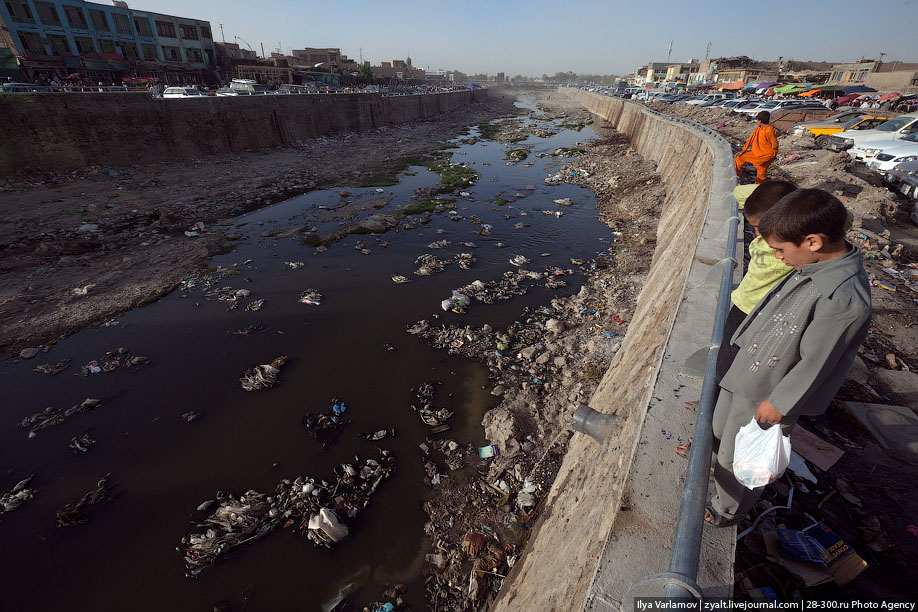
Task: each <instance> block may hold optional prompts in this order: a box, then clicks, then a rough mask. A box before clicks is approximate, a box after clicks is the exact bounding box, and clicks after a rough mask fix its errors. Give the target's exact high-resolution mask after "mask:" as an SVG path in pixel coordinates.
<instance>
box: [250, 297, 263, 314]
mask: <svg viewBox="0 0 918 612" xmlns="http://www.w3.org/2000/svg"><path fill="white" fill-rule="evenodd" d="M264 305H265V299H264V298H261V299H258V300H255V301H253V302H249V303H248V304H246V305H245V309H246V310H247V311H248V312H257V311H259V310H261V307H262V306H264Z"/></svg>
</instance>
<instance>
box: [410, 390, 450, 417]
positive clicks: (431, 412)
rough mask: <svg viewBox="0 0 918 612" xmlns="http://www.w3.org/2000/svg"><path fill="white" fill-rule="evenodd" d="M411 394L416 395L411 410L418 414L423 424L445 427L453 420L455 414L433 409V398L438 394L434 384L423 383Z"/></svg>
mask: <svg viewBox="0 0 918 612" xmlns="http://www.w3.org/2000/svg"><path fill="white" fill-rule="evenodd" d="M411 392H412V393H413V394H414V396H415V402H416V403H413V404H411V409H412V410H414V411H415V412H417V413H418V416H419V417H420V418H421V422H422V423H424V424H425V425H427V426H428V427H437V426H440V425H443V424H445V423H446V422H447V421H449V420H450V419H451V418H453V413H452V412H450V411H449V410H447V409H446V408H440V409H439V410H437V409H435V408H434V407H433V398H434V394H435V392H436V390H435V388H434V385H433V383H429V382H425V383H422V384H421V385H420V386H418V388H417V389H412V390H411Z"/></svg>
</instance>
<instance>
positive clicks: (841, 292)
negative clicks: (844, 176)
mask: <svg viewBox="0 0 918 612" xmlns="http://www.w3.org/2000/svg"><path fill="white" fill-rule="evenodd" d="M845 218H846V211H845V207H844V205H843V204H842V203H841V202H839V201H838V199H837V198H835V197H834V196H832V195H831V194H829V193H827V192H825V191H822V190H819V189H798V190H797V191H794V192H792V193H790V194H788V195H787V196H785V197H784V198H782V199H781V200H780V201H779V202H778V203H777V204H775V206H774V207H772V208H771V209H770V210H769V211H767V212H766V213H765V214H763V215H762V217H761V220H760V221H759V226H758V227H759V233H760V234H761V235H762V237H763V238H764V239H765V242H767V243H768V246H770V247H771V248H772V249H773V250H774V253H775V257H777V258H778V259H780V260H781V261H783V262H784V263H786V264H787V265H789V266H791V267H793V268H794V269H795V272H792V273H790V274H789V275H788V276H787V277H786V278H785V279H784V280H783V281H782V282H781V283H780V284H778V285H776V286H775V287H774V289H772V290H771V292H769V293H768V295H766V296H765V297H764V298H763V299H762V301H761V302H759V304H758V305H757V306H756V307H755V308H754V309H753V310H752V312H750V313H749V316H748V317H746V319H745V320H744V321H743V323H742V324H741V325H740V327H739V329H738V330H737V331H736V333H735V334H734V335H733V338H732V339H731V344H734V345H736V346H737V347H738V349H739V350H738V353H737V356H736V358H735V360H734V361H733V363H732V365H731V366H730V369H729V370H727V373H726V374H725V375H724V378H723V380H722V381H721V383H720V387H721V389H720V395H719V397H718V399H717V405H716V406H715V408H714V424H713V425H714V436H715V437H717V438H718V439H720V441H721V442H720V448H719V450H718V452H717V463H716V465H715V467H714V481H715V484H716V488H717V492H716V494H715V495H714V497H713V498H712V499H711V503H710V504H709V505H708V506H707V511H706V512H705V522H706V524H710V525H713V526H715V527H727V526H729V525H733V524H735V523H737V522H739V521H740V520H742V519H744V518H745V517H746V513H748V512H749V510H750V509H752V507H753V506H754V505H755V503H756V502H757V501H758V499H759V496H760V495H761V493H762V488H757V489H747V488H746V487H744V486H743V485H742V484H740V483H739V481H738V480H737V479H736V477H735V476H734V475H733V450H734V442H735V438H736V434H737V432H738V431H739V430H740V428H741V427H743V426H744V425H746V424H748V423H749V422H750V421H751V420H752V419H753V418H755V420H756V421H758V422H759V424H760V426H762V427H763V428H765V429H767V428H768V427H771V426H774V425H778V426H780V427H781V428H782V430H783V433H784V434H785V435H787V434H789V433H790V430H791V429H792V428H793V427H794V425H795V424H796V422H797V419H798V418H799V417H800V416H801V415H819V414H822V413H823V412H825V410H826V408H827V407H828V405H829V402H830V401H831V400H832V398H833V397H834V396H835V393H836V392H837V391H838V389H839V387H841V384H842V382H843V381H844V379H845V377H846V376H847V375H848V372H849V371H850V369H851V364H852V363H853V362H854V358H855V356H856V355H857V349H858V347H859V346H860V345H861V343H862V342H863V341H864V339H865V338H866V337H867V327H868V325H869V324H870V314H871V309H870V286H869V284H868V281H867V273H866V272H865V270H864V261H863V258H862V257H861V251H860V249H858V248H857V247H855V246H852V245H851V244H849V243H848V242H846V241H845V230H844V227H845Z"/></svg>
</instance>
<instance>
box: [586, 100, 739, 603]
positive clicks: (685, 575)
mask: <svg viewBox="0 0 918 612" xmlns="http://www.w3.org/2000/svg"><path fill="white" fill-rule="evenodd" d="M622 101H623V102H626V103H631V104H638V103H637V102H633V101H631V100H626V99H623V100H622ZM641 106H642V107H643V111H644V112H646V113H649V114H651V115H655V116H657V117H660V118H663V119H666V120H667V121H673V122H675V123H681V124H684V125H687V126H691V127H692V128H694V129H695V130H698V131H700V132H703V133H705V134H706V135H708V136H712V137H714V138H716V139H718V140H720V141H722V142H723V143H724V144H726V145H727V146H729V144H730V143H729V142H727V140H726V139H725V138H724V137H723V136H721V135H720V134H719V133H718V132H717V131H715V130H713V129H711V128H709V127H707V126H705V125H702V124H700V123H698V122H696V121H692V120H691V119H685V118H683V117H673V116H671V115H666V114H664V113H661V112H659V111H656V110H653V109H650V108H647V107H646V106H644V105H643V104H642V105H641ZM739 221H740V218H739V216H738V214H737V203H736V200H735V199H733V205H732V210H731V213H730V218H729V219H728V221H727V222H728V224H729V228H728V231H727V246H726V248H725V252H724V259H722V260H721V263H723V264H724V265H723V270H722V273H721V277H720V289H719V292H718V295H717V309H716V310H715V313H714V328H713V329H712V331H711V343H710V345H708V346H707V347H706V348H702V349H701V351H700V352H702V353H704V352H705V351H706V352H707V359H706V362H705V366H704V379H703V383H702V387H701V397H700V398H699V400H698V404H697V406H698V416H697V419H696V421H695V431H694V436H693V441H692V446H691V449H690V451H689V454H690V455H689V463H688V468H687V470H686V473H685V485H684V487H683V489H682V502H681V504H680V506H679V519H678V522H677V523H676V532H675V535H674V537H673V549H672V553H671V555H670V559H669V571H668V572H665V573H660V574H652V575H650V576H646V577H645V578H643V579H641V580H639V581H638V582H637V583H635V584H634V585H632V587H631V592H632V593H634V592H640V593H641V594H642V595H648V596H650V595H651V594H653V596H657V597H659V596H661V595H662V596H664V597H680V598H690V599H701V588H700V587H699V586H698V585H697V583H696V582H695V581H696V579H697V577H698V562H699V559H700V557H701V536H702V530H703V529H704V507H705V501H706V499H707V493H708V479H709V475H710V473H711V448H712V446H713V441H714V432H713V430H712V420H713V416H714V403H715V401H716V399H717V384H716V381H715V378H716V376H715V372H716V369H717V355H718V353H719V352H720V343H721V339H722V337H723V334H724V327H725V326H726V322H727V313H728V312H729V310H730V290H731V288H732V286H733V272H734V269H735V267H736V261H737V260H736V258H735V255H736V239H737V233H738V227H739ZM593 413H594V411H593V410H592V409H591V408H589V407H586V406H581V408H580V409H578V411H577V414H575V427H574V428H575V430H576V431H580V432H581V433H586V434H588V435H591V436H593V437H594V438H595V439H596V440H597V441H600V442H601V441H603V440H604V439H605V437H606V435H607V432H606V431H605V430H606V429H607V426H606V424H605V423H604V422H598V423H593V422H592V421H591V420H590V419H593V420H596V415H598V414H599V413H596V414H593Z"/></svg>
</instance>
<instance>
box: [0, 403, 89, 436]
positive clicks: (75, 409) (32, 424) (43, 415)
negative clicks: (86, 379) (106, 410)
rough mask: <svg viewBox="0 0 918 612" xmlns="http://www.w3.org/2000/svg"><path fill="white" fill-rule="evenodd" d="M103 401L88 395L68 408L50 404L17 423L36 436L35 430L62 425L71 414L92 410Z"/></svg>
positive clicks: (17, 425)
mask: <svg viewBox="0 0 918 612" xmlns="http://www.w3.org/2000/svg"><path fill="white" fill-rule="evenodd" d="M101 403H102V400H100V399H93V398H91V397H87V398H86V399H84V400H83V401H82V402H80V403H79V404H76V405H74V406H71V407H70V408H66V409H63V408H55V407H54V406H48V407H47V408H45V409H44V410H40V411H39V412H35V413H33V414H30V415H29V416H27V417H25V418H23V419H22V420H21V421H19V423H17V424H16V427H22V428H23V429H24V428H28V429H29V437H30V438H34V437H35V435H36V434H35V432H38V431H41V430H42V429H47V428H48V427H54V426H55V425H60V424H61V423H63V422H64V421H66V420H67V419H68V418H70V417H71V416H73V415H75V414H79V413H81V412H86V411H87V410H92V409H93V408H95V407H96V406H99V405H100V404H101Z"/></svg>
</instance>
